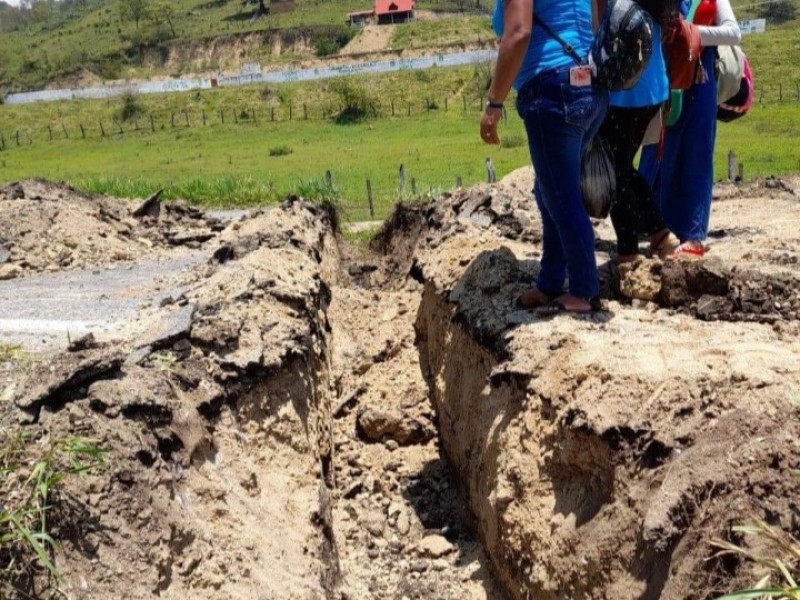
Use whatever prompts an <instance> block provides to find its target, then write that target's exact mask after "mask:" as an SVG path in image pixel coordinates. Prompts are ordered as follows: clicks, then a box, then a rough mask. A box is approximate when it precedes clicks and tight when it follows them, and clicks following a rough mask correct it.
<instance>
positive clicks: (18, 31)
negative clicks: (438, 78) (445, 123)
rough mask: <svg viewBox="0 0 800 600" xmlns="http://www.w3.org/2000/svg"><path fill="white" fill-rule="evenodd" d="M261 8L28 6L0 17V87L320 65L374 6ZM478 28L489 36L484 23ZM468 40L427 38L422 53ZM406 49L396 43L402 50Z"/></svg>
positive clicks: (303, 1) (454, 5) (317, 1)
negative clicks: (254, 65)
mask: <svg viewBox="0 0 800 600" xmlns="http://www.w3.org/2000/svg"><path fill="white" fill-rule="evenodd" d="M475 2H476V0H452V1H450V0H420V1H419V2H417V8H418V9H419V10H428V11H431V10H433V11H438V12H448V11H458V10H459V7H460V6H461V7H462V8H463V7H469V6H472V5H474V4H475ZM266 3H267V8H268V9H270V8H273V11H272V12H271V13H270V14H268V15H266V16H263V17H261V18H255V19H254V18H253V16H254V13H255V11H257V10H258V2H257V0H245V1H244V2H243V1H242V0H173V1H166V0H66V1H65V2H55V0H34V3H33V8H32V9H31V10H30V11H27V12H25V13H19V12H18V11H17V13H16V14H15V19H13V20H9V18H8V17H7V16H5V13H2V15H3V16H0V27H2V28H3V29H6V32H5V33H3V35H2V36H0V86H5V87H7V88H10V89H12V90H22V89H33V88H37V87H42V86H44V85H45V84H47V83H49V82H52V83H58V82H63V81H65V80H66V81H69V80H70V78H72V80H76V79H77V80H79V81H80V80H81V78H83V80H84V81H85V80H86V78H87V77H88V78H91V77H96V78H98V79H119V78H128V77H145V76H149V75H152V74H154V73H157V74H164V75H179V74H182V73H186V72H190V71H194V72H197V71H214V70H217V69H231V68H235V69H238V68H239V66H240V65H241V64H242V63H244V62H251V61H258V62H262V63H269V62H273V61H278V62H285V61H287V60H296V59H298V58H309V57H314V56H317V57H324V56H327V55H330V54H332V53H335V52H336V51H338V50H339V49H340V48H341V47H342V46H344V45H345V44H346V43H347V42H348V41H349V40H350V39H351V38H352V36H353V35H355V33H356V30H354V29H351V28H350V27H348V26H347V25H346V21H347V13H348V12H351V11H356V10H364V9H369V8H371V7H372V5H373V2H372V0H295V10H293V11H290V12H277V10H279V7H283V6H286V4H285V3H277V2H276V3H274V5H275V6H274V7H270V6H269V0H266ZM479 4H480V2H479ZM483 6H484V7H485V6H486V2H485V1H484V3H483ZM20 14H22V15H24V16H22V17H21V16H20ZM482 21H485V20H482ZM3 24H4V25H3ZM416 26H417V24H413V27H416ZM413 27H412V31H413ZM423 27H424V25H423ZM475 27H476V25H471V26H470V29H472V30H474V29H475ZM477 27H478V28H479V29H480V30H481V31H485V32H486V34H488V32H489V30H488V23H481V24H479V25H477ZM451 29H452V28H451ZM459 31H460V27H456V32H459ZM486 34H484V38H485V37H486ZM468 37H469V36H468V35H466V36H464V35H460V34H458V35H455V36H454V35H452V34H451V35H449V36H445V38H442V39H441V40H437V39H436V36H432V37H431V36H426V39H427V42H426V46H430V45H434V46H435V45H437V44H438V43H441V42H447V41H450V42H453V41H458V40H459V39H465V38H468ZM409 45H411V44H409V43H408V42H407V41H403V40H402V38H401V42H400V47H406V46H409ZM84 69H85V71H83V70H84Z"/></svg>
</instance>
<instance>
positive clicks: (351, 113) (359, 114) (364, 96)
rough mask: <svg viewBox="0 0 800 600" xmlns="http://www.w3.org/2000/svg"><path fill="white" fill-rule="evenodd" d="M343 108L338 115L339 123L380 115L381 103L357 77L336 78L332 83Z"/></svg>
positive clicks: (332, 88)
mask: <svg viewBox="0 0 800 600" xmlns="http://www.w3.org/2000/svg"><path fill="white" fill-rule="evenodd" d="M330 89H331V91H332V92H333V93H334V94H336V96H337V97H338V99H339V102H340V104H341V107H342V110H341V111H340V112H339V113H338V114H337V115H336V122H337V123H339V124H350V123H360V122H361V121H364V120H366V119H368V118H370V117H377V116H378V107H379V103H378V101H377V99H376V98H375V97H374V96H373V95H372V94H371V93H370V91H369V90H368V89H367V88H366V86H364V85H363V84H362V83H361V82H360V81H359V80H358V79H356V78H355V77H342V78H339V79H334V80H333V82H331V85H330Z"/></svg>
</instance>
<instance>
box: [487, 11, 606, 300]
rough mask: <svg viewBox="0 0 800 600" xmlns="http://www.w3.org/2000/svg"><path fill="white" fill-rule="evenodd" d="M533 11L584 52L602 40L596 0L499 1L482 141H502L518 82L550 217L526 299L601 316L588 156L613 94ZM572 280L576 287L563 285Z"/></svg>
mask: <svg viewBox="0 0 800 600" xmlns="http://www.w3.org/2000/svg"><path fill="white" fill-rule="evenodd" d="M534 11H535V12H536V15H537V17H538V19H540V20H541V21H543V22H544V23H546V24H547V25H548V26H549V27H550V28H551V29H552V30H553V31H554V32H555V33H556V34H558V35H559V36H560V37H561V38H562V39H563V40H564V41H565V42H567V43H568V44H570V45H571V46H572V47H573V49H574V51H575V53H576V54H577V55H578V56H586V55H587V54H588V52H589V48H590V46H591V44H592V40H593V38H594V34H593V30H592V6H591V0H536V2H535V6H534V0H497V3H496V5H495V12H494V17H493V20H492V25H493V27H494V30H495V32H496V33H497V35H498V36H500V46H499V49H498V53H497V63H496V65H495V69H494V75H493V77H492V83H491V86H490V87H489V93H488V98H489V101H488V102H487V105H486V110H485V111H484V113H483V116H482V117H481V121H480V134H481V137H482V139H483V140H484V142H486V143H489V144H497V143H499V142H500V139H499V137H498V134H497V126H498V123H499V122H500V120H501V118H502V114H503V101H504V100H505V98H506V96H507V95H508V93H509V91H510V90H511V88H512V86H513V87H514V89H516V90H517V102H516V105H517V106H516V108H517V112H518V113H519V115H520V117H521V118H522V120H523V122H524V123H525V130H526V132H527V136H528V146H529V149H530V155H531V161H532V162H533V168H534V172H535V174H536V182H535V184H534V190H533V191H534V196H535V198H536V204H537V206H538V208H539V211H540V213H541V217H542V257H541V270H540V271H539V275H538V277H537V281H536V287H535V288H533V289H531V290H528V291H526V292H525V293H524V294H522V295H521V296H520V298H519V304H520V305H521V306H523V307H526V308H533V307H540V314H551V313H556V312H577V313H586V312H591V311H596V310H600V308H601V307H600V300H599V292H600V285H599V281H598V275H597V262H596V258H595V251H594V231H593V230H592V224H591V222H590V221H589V216H588V215H587V213H586V210H585V209H584V206H583V198H582V195H581V188H580V173H581V157H582V155H583V152H584V150H585V148H586V147H587V145H588V142H589V141H590V140H591V139H592V137H593V136H594V135H595V133H596V132H597V130H598V129H599V127H600V124H601V123H602V121H603V117H604V116H605V113H606V110H607V108H608V92H607V91H606V90H605V89H603V88H600V87H598V86H596V85H595V84H594V82H593V78H592V74H591V69H590V68H589V67H588V66H585V65H582V64H578V61H576V60H575V58H573V56H572V54H570V53H568V52H567V51H566V50H565V48H564V46H563V45H562V44H561V43H560V42H559V41H557V40H556V39H555V38H554V37H553V36H551V35H548V34H547V33H546V32H545V31H544V30H543V29H542V27H540V26H534V25H533V15H534ZM567 276H569V290H568V291H567V292H565V291H564V285H565V282H566V280H567Z"/></svg>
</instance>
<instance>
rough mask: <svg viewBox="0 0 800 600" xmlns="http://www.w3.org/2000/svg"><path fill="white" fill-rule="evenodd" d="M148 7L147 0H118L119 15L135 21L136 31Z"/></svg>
mask: <svg viewBox="0 0 800 600" xmlns="http://www.w3.org/2000/svg"><path fill="white" fill-rule="evenodd" d="M148 9H149V4H148V0H120V15H121V16H122V18H123V19H127V20H129V21H133V22H134V23H136V30H137V31H138V30H139V22H140V21H141V20H142V19H143V18H144V17H145V16H146V15H147V12H148Z"/></svg>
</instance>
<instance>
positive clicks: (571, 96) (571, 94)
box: [561, 83, 597, 129]
mask: <svg viewBox="0 0 800 600" xmlns="http://www.w3.org/2000/svg"><path fill="white" fill-rule="evenodd" d="M561 96H562V99H563V101H564V121H566V122H567V123H568V124H570V125H574V126H576V127H581V128H583V129H589V125H590V124H591V121H592V119H593V118H594V114H595V110H596V109H597V102H596V99H595V91H594V88H593V87H591V86H586V87H573V86H571V85H569V84H568V83H563V84H561Z"/></svg>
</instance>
